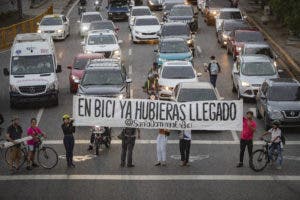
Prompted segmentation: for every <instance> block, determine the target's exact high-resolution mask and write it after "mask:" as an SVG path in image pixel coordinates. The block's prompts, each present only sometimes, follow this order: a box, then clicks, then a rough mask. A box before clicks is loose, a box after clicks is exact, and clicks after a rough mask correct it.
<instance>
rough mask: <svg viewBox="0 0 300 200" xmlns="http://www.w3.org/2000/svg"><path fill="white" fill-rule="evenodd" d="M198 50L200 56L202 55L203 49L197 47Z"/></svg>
mask: <svg viewBox="0 0 300 200" xmlns="http://www.w3.org/2000/svg"><path fill="white" fill-rule="evenodd" d="M196 48H197V51H198V53H199V54H201V53H202V49H201V47H200V46H199V45H197V47H196Z"/></svg>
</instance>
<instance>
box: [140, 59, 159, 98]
mask: <svg viewBox="0 0 300 200" xmlns="http://www.w3.org/2000/svg"><path fill="white" fill-rule="evenodd" d="M157 79H158V73H157V67H156V65H153V66H152V68H151V69H150V70H149V72H148V76H147V80H146V81H145V84H144V86H143V89H144V90H145V91H146V92H148V93H151V91H155V92H156V91H157V90H158V81H157Z"/></svg>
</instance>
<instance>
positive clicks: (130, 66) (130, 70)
mask: <svg viewBox="0 0 300 200" xmlns="http://www.w3.org/2000/svg"><path fill="white" fill-rule="evenodd" d="M128 71H129V72H128V73H129V74H132V65H129V70H128Z"/></svg>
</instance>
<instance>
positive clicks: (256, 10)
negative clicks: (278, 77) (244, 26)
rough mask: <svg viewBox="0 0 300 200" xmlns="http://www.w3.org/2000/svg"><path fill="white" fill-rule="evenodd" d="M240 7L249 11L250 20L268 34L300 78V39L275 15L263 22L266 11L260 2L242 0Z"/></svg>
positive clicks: (285, 60) (270, 40) (280, 54)
mask: <svg viewBox="0 0 300 200" xmlns="http://www.w3.org/2000/svg"><path fill="white" fill-rule="evenodd" d="M240 7H241V9H242V10H243V11H245V12H246V13H247V16H248V21H249V22H250V23H251V22H252V23H253V24H254V25H257V27H258V28H259V29H261V31H262V32H263V33H264V34H265V36H266V35H267V37H266V38H267V39H268V42H269V43H270V44H271V45H272V46H273V48H274V49H275V51H276V53H277V54H278V55H279V57H280V58H281V59H282V60H284V62H286V64H287V65H288V67H289V69H290V71H291V72H292V74H293V75H294V76H295V77H296V78H297V79H298V80H300V39H299V40H297V39H296V38H293V37H291V36H290V35H289V32H288V29H287V28H285V27H283V26H282V25H281V24H280V23H278V21H277V20H276V18H275V17H274V16H270V17H269V18H270V21H269V22H268V23H267V24H263V23H262V20H261V17H262V16H263V14H264V11H263V10H262V9H261V8H260V5H259V4H254V3H253V0H241V1H240ZM268 36H270V38H268Z"/></svg>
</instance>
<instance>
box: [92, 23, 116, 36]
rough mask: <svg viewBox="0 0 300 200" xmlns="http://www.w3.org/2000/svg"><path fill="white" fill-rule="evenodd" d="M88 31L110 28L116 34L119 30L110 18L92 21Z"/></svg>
mask: <svg viewBox="0 0 300 200" xmlns="http://www.w3.org/2000/svg"><path fill="white" fill-rule="evenodd" d="M89 30H90V31H95V30H111V31H113V32H115V34H116V35H117V34H118V32H119V30H120V29H119V27H116V26H115V24H114V23H113V22H112V21H111V20H102V21H96V22H92V23H91V25H90V28H89Z"/></svg>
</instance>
